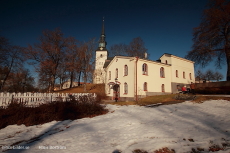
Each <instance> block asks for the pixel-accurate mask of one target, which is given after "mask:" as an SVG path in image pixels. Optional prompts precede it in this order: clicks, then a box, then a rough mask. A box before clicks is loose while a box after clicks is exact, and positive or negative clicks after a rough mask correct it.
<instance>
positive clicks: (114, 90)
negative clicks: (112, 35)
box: [94, 21, 195, 101]
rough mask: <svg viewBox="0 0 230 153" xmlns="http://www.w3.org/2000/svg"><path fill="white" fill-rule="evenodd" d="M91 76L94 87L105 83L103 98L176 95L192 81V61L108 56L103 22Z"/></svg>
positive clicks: (193, 76) (123, 98)
mask: <svg viewBox="0 0 230 153" xmlns="http://www.w3.org/2000/svg"><path fill="white" fill-rule="evenodd" d="M94 76H95V77H94V83H95V84H102V83H104V84H105V91H106V94H107V96H109V97H110V98H111V99H112V100H114V99H115V98H116V97H117V98H118V100H124V101H126V100H127V101H128V100H138V99H139V98H142V97H146V96H151V95H160V94H171V93H177V92H178V90H180V89H181V87H182V86H184V85H186V86H187V87H188V88H189V84H190V83H191V82H195V74H194V62H193V61H190V60H187V59H184V58H181V57H178V56H175V55H172V54H168V53H165V54H163V55H162V56H161V57H160V58H159V60H156V61H152V60H149V59H147V58H139V57H127V56H115V57H108V50H107V49H106V41H105V31H104V21H103V24H102V33H101V37H100V42H99V47H98V49H97V50H96V63H95V72H94Z"/></svg>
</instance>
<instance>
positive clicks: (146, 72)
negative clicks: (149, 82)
mask: <svg viewBox="0 0 230 153" xmlns="http://www.w3.org/2000/svg"><path fill="white" fill-rule="evenodd" d="M142 74H143V75H147V74H148V65H147V64H146V63H144V64H143V65H142Z"/></svg>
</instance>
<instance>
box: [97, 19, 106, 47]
mask: <svg viewBox="0 0 230 153" xmlns="http://www.w3.org/2000/svg"><path fill="white" fill-rule="evenodd" d="M106 44H107V43H106V41H105V25H104V17H103V20H102V30H101V37H100V41H99V46H98V48H99V49H100V50H106Z"/></svg>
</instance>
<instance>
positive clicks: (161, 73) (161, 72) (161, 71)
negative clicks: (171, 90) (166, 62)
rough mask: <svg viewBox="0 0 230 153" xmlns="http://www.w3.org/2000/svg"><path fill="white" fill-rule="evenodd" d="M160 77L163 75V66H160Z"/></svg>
mask: <svg viewBox="0 0 230 153" xmlns="http://www.w3.org/2000/svg"><path fill="white" fill-rule="evenodd" d="M160 77H161V78H164V77H165V70H164V68H163V67H161V68H160Z"/></svg>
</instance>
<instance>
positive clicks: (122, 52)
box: [110, 37, 148, 58]
mask: <svg viewBox="0 0 230 153" xmlns="http://www.w3.org/2000/svg"><path fill="white" fill-rule="evenodd" d="M147 50H148V49H146V48H145V44H144V41H143V40H142V39H141V37H136V38H133V40H132V41H131V42H130V43H129V45H126V44H123V43H120V44H115V45H112V46H111V47H110V56H138V57H140V58H145V53H147Z"/></svg>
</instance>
